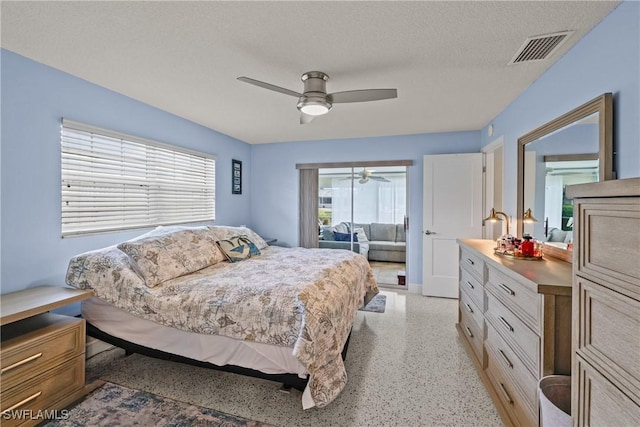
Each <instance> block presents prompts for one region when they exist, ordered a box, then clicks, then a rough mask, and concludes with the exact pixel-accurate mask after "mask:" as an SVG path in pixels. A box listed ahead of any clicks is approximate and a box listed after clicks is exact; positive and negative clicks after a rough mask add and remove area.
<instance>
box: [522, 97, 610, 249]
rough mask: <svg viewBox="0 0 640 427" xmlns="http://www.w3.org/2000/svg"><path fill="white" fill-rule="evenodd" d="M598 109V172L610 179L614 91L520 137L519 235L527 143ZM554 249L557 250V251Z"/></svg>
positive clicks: (602, 178)
mask: <svg viewBox="0 0 640 427" xmlns="http://www.w3.org/2000/svg"><path fill="white" fill-rule="evenodd" d="M594 113H599V116H598V134H599V137H598V140H599V141H598V159H599V165H598V169H599V174H598V181H607V180H611V179H614V177H613V95H612V94H611V93H604V94H602V95H600V96H598V97H596V98H594V99H592V100H591V101H589V102H587V103H585V104H583V105H581V106H579V107H578V108H576V109H574V110H571V111H569V112H568V113H566V114H563V115H562V116H560V117H558V118H556V119H554V120H551V121H550V122H548V123H545V124H544V125H542V126H540V127H538V128H537V129H534V130H533V131H531V132H529V133H527V134H526V135H523V136H522V137H520V138H518V183H517V184H518V194H517V203H518V205H517V212H516V215H517V216H516V218H517V222H518V224H517V228H516V230H517V233H518V234H517V235H519V236H522V233H523V230H524V224H523V222H522V217H523V215H524V209H525V207H524V152H525V146H526V145H527V144H528V143H530V142H533V141H535V140H537V139H539V138H542V137H544V136H546V135H548V134H550V133H552V132H555V131H557V130H559V129H562V128H564V127H565V126H568V125H570V124H572V123H575V122H577V121H579V120H582V119H584V118H585V117H587V116H590V115H591V114H594ZM557 251H560V252H565V253H564V254H562V253H560V254H559V257H561V258H562V259H564V260H565V261H570V260H571V252H570V251H567V250H563V249H557ZM554 252H555V251H554Z"/></svg>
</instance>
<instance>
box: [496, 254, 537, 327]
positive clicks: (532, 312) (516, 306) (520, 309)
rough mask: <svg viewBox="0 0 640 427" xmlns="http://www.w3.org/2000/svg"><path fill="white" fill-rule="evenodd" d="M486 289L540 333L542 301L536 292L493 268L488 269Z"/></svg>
mask: <svg viewBox="0 0 640 427" xmlns="http://www.w3.org/2000/svg"><path fill="white" fill-rule="evenodd" d="M521 262H535V261H521ZM485 288H486V289H489V290H491V291H492V292H493V294H494V296H495V297H496V298H498V299H499V300H500V302H502V304H504V305H505V306H506V307H507V308H508V309H509V310H511V311H512V312H514V313H515V314H517V315H518V317H519V318H520V319H521V320H522V321H523V322H525V323H526V324H527V326H529V327H530V328H531V329H533V330H534V331H536V332H539V331H540V315H541V310H540V299H539V298H538V295H537V294H536V293H535V292H533V291H531V290H530V289H529V288H527V287H526V285H524V284H522V283H520V282H518V281H517V280H514V279H512V278H510V277H509V276H507V275H505V274H503V273H501V272H499V271H498V270H496V269H495V268H492V267H488V268H487V284H486V286H485Z"/></svg>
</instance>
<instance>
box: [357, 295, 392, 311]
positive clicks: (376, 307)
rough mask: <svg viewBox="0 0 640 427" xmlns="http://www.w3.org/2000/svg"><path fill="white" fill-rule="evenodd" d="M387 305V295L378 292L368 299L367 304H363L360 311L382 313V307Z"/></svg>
mask: <svg viewBox="0 0 640 427" xmlns="http://www.w3.org/2000/svg"><path fill="white" fill-rule="evenodd" d="M386 305H387V296H386V295H382V294H378V295H376V296H375V297H373V298H372V299H371V301H369V304H367V305H365V306H364V307H362V308H361V309H360V311H370V312H372V313H384V309H385V307H386Z"/></svg>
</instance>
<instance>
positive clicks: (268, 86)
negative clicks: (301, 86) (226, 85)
mask: <svg viewBox="0 0 640 427" xmlns="http://www.w3.org/2000/svg"><path fill="white" fill-rule="evenodd" d="M238 80H240V81H241V82H245V83H249V84H252V85H255V86H260V87H261V88H264V89H269V90H272V91H274V92H280V93H284V94H285V95H291V96H295V97H297V98H299V97H301V96H302V94H301V93H298V92H295V91H293V90H289V89H286V88H283V87H280V86H276V85H272V84H270V83H265V82H261V81H260V80H255V79H250V78H249V77H238Z"/></svg>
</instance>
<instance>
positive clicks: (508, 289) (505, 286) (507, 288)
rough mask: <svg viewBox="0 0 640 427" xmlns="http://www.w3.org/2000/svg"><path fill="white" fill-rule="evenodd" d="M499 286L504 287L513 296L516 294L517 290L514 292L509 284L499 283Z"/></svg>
mask: <svg viewBox="0 0 640 427" xmlns="http://www.w3.org/2000/svg"><path fill="white" fill-rule="evenodd" d="M499 286H500V289H502V290H503V291H505V292H506V293H508V294H509V295H511V296H514V295H515V294H516V293H515V292H513V291H512V290H511V288H510V287H508V286H507V285H505V284H504V283H500V285H499Z"/></svg>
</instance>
